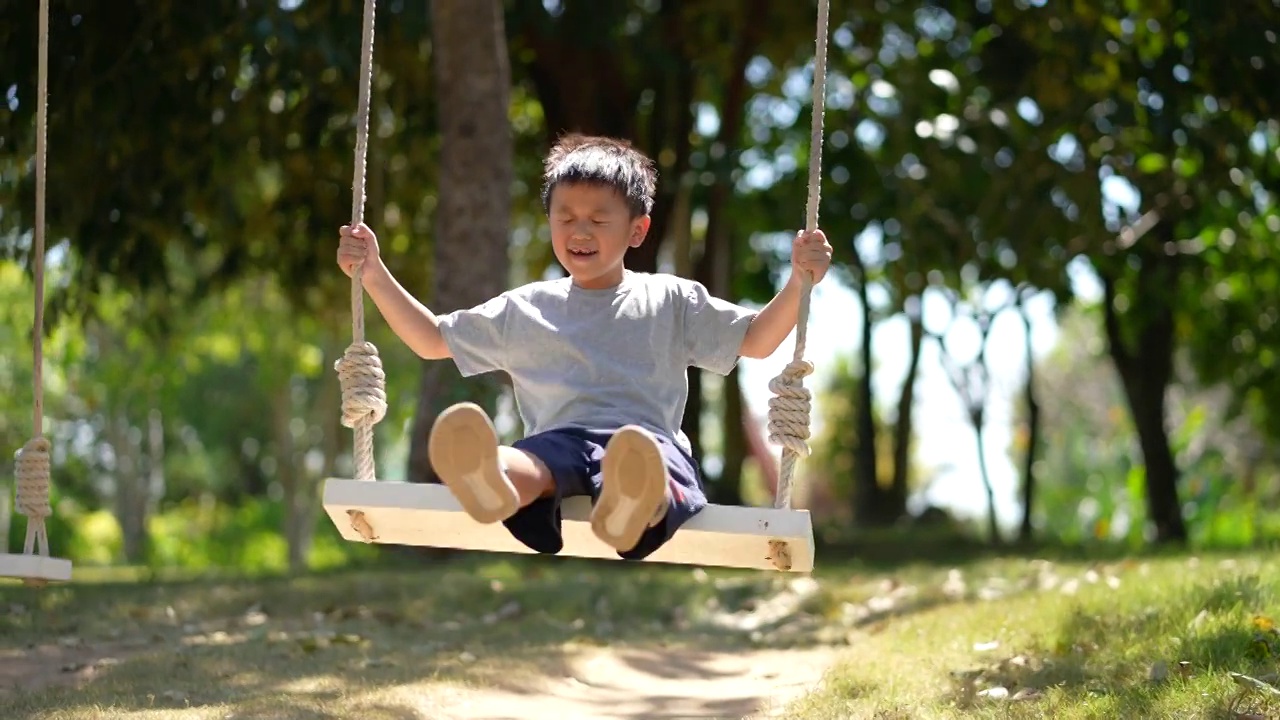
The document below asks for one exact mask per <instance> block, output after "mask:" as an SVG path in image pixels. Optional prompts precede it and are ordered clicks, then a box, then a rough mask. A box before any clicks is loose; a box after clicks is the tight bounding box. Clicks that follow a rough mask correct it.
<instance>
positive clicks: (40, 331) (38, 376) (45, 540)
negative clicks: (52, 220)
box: [0, 0, 71, 586]
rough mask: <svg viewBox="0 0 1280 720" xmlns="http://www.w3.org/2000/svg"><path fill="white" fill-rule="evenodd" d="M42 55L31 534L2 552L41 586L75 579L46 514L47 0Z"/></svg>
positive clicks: (18, 493)
mask: <svg viewBox="0 0 1280 720" xmlns="http://www.w3.org/2000/svg"><path fill="white" fill-rule="evenodd" d="M39 33H40V39H39V46H40V56H39V61H38V67H39V71H38V73H39V77H38V81H37V84H38V87H37V88H36V213H35V242H34V245H33V247H32V255H31V257H32V261H33V262H34V263H35V267H34V275H35V286H36V287H35V296H36V316H35V322H34V324H33V325H32V339H33V340H34V343H35V345H34V350H33V355H34V359H35V367H34V373H35V374H34V382H33V385H34V388H35V398H34V403H33V404H34V412H33V414H34V416H35V418H34V432H33V433H32V437H31V440H28V441H27V443H26V444H25V445H23V446H22V450H20V451H19V452H18V456H17V458H16V460H15V461H14V476H15V480H16V481H17V482H16V485H17V486H16V488H15V491H14V494H15V498H16V502H15V503H14V504H15V506H16V508H17V511H18V512H19V513H21V514H23V515H26V516H27V535H26V540H25V542H24V543H23V549H22V553H21V554H12V555H9V554H0V577H8V578H20V579H22V580H24V581H25V582H26V583H27V584H28V585H35V586H40V585H44V584H46V583H48V582H66V581H68V580H70V579H71V561H70V560H64V559H62V558H56V557H49V532H48V530H47V529H46V527H45V522H44V521H45V518H47V517H49V515H51V514H52V509H51V508H50V507H49V480H50V478H49V474H50V473H49V466H50V461H49V441H48V440H47V439H45V437H44V372H43V363H44V224H45V223H44V188H45V134H46V132H47V128H48V118H47V116H46V113H45V103H46V102H47V97H48V88H49V0H40V29H39Z"/></svg>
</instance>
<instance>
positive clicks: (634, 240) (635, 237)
mask: <svg viewBox="0 0 1280 720" xmlns="http://www.w3.org/2000/svg"><path fill="white" fill-rule="evenodd" d="M652 222H653V220H652V219H651V218H650V217H649V216H648V215H641V216H640V217H638V218H636V219H635V220H632V221H631V238H630V239H629V240H628V242H627V244H628V245H630V246H631V247H640V245H641V244H642V243H644V238H645V236H646V235H648V234H649V225H650V223H652Z"/></svg>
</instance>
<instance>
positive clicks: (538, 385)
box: [338, 134, 831, 559]
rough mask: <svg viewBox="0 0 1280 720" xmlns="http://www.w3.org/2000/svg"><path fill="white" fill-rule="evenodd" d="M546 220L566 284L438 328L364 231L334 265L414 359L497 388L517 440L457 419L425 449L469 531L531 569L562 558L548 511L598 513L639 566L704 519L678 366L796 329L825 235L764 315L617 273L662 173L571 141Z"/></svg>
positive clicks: (452, 415) (826, 254) (686, 287)
mask: <svg viewBox="0 0 1280 720" xmlns="http://www.w3.org/2000/svg"><path fill="white" fill-rule="evenodd" d="M543 179H544V187H543V191H542V202H543V208H544V210H545V211H546V213H547V219H548V221H549V223H550V229H551V243H552V247H553V249H554V251H555V256H556V260H558V261H559V262H560V264H561V265H562V266H563V267H564V269H565V270H566V272H567V273H568V275H569V276H568V277H567V278H562V279H558V280H548V281H542V282H534V283H530V284H527V285H524V286H522V287H519V288H516V289H514V290H509V291H507V292H505V293H503V294H501V295H499V296H498V297H495V298H493V299H492V300H489V301H488V302H485V303H483V304H481V305H479V306H477V307H474V308H469V309H465V310H459V311H456V312H452V313H448V314H445V315H435V314H434V313H432V312H431V311H430V310H429V309H427V308H426V307H425V306H423V305H422V304H421V303H419V302H418V301H417V300H415V299H414V298H413V297H412V296H411V295H410V294H409V293H408V292H406V291H405V289H404V288H403V287H402V286H401V285H400V284H399V283H398V282H397V281H396V280H395V278H394V277H392V276H391V274H390V272H389V271H388V270H387V268H386V265H384V264H383V263H382V260H381V258H380V257H379V254H378V242H377V237H376V235H375V234H374V233H373V231H372V230H370V229H369V228H368V227H367V226H364V225H360V226H358V227H355V228H351V227H346V226H344V227H343V228H342V230H341V238H340V241H339V248H338V265H339V266H340V267H341V268H342V270H343V271H344V272H345V273H347V275H351V274H352V273H353V272H354V269H355V267H356V266H357V265H358V264H359V263H362V262H363V263H364V275H363V282H364V288H365V290H366V291H367V292H368V294H369V296H370V297H371V298H373V301H374V303H375V304H376V305H377V307H378V310H379V311H380V312H381V313H382V315H383V317H384V318H386V320H387V323H388V324H389V325H390V326H391V329H392V330H393V331H395V333H396V335H397V336H399V337H400V338H401V339H402V340H403V341H404V342H405V344H407V345H408V346H409V347H410V348H411V349H412V350H413V351H414V352H416V353H417V354H418V355H419V356H421V357H423V358H426V359H445V358H452V359H453V361H454V363H455V364H456V365H457V367H458V370H459V372H461V373H462V375H463V376H466V377H470V376H474V375H478V374H481V373H486V372H494V371H501V372H505V373H507V374H508V375H509V376H510V378H511V381H512V387H513V388H514V391H515V400H516V406H517V408H518V410H519V414H520V418H521V420H522V421H523V423H524V427H525V437H524V438H523V439H521V440H519V441H517V442H515V443H513V444H512V445H511V446H503V445H500V444H499V441H498V437H497V433H496V432H495V430H494V427H493V423H492V422H491V421H490V419H489V417H488V416H487V415H486V414H485V413H484V411H483V410H481V409H480V408H479V407H478V406H477V405H474V404H472V403H461V404H458V405H454V406H453V407H450V408H449V409H447V410H445V411H444V412H443V413H441V415H440V417H439V418H437V419H436V422H435V424H434V426H433V428H432V431H431V437H430V438H429V441H428V451H429V455H430V458H431V463H432V466H433V467H434V468H435V471H436V473H437V474H439V476H440V479H441V480H442V481H443V482H444V484H445V485H447V486H448V487H449V489H450V490H451V491H452V492H453V494H454V496H455V497H456V498H457V499H458V503H459V504H460V505H461V506H462V507H463V509H464V510H465V511H466V512H467V513H468V514H470V515H471V517H472V518H474V519H475V520H476V521H478V522H481V523H495V522H499V521H501V522H502V523H503V524H504V525H505V526H506V527H507V529H508V530H509V531H510V532H511V533H512V535H513V536H514V537H515V538H516V539H518V540H519V541H520V542H522V543H524V544H525V545H526V546H528V547H529V548H531V549H532V550H534V551H536V552H541V553H558V552H560V550H561V549H562V548H563V544H564V543H563V538H562V536H561V515H560V501H561V500H562V499H563V498H566V497H571V496H576V495H587V496H590V497H591V498H592V504H593V509H592V513H591V527H592V529H593V530H594V531H595V534H596V535H597V536H598V537H599V538H600V539H601V540H603V541H604V542H605V543H607V544H608V545H609V546H611V547H612V548H614V549H615V550H616V551H617V552H618V554H619V556H621V557H623V558H627V559H641V558H644V557H647V556H648V555H650V554H652V553H653V552H654V551H655V550H657V549H658V548H659V547H661V546H662V545H663V544H664V543H665V542H666V541H667V540H669V539H670V538H671V536H672V535H673V534H674V533H675V532H676V530H677V529H678V528H679V527H680V526H681V525H683V524H684V523H685V522H687V521H688V520H689V519H690V518H691V517H693V516H694V515H695V514H697V513H698V512H699V511H700V510H701V509H702V508H704V507H705V506H706V504H707V500H706V493H705V490H704V488H703V483H702V478H701V474H700V472H699V469H698V467H697V465H696V463H695V461H694V459H693V457H692V455H691V452H690V451H691V448H690V446H689V440H688V438H687V437H686V436H685V434H684V433H683V432H682V431H681V429H680V424H681V419H682V417H683V415H684V410H685V404H686V402H687V400H688V392H689V388H688V376H687V369H688V368H689V367H690V366H695V367H699V368H702V369H704V370H709V371H711V372H715V373H719V374H721V375H727V374H728V373H729V372H730V371H731V370H732V369H733V367H734V365H736V364H737V362H738V358H740V357H749V358H765V357H768V356H769V355H771V354H772V353H773V352H774V351H775V350H777V348H778V346H779V345H780V344H781V343H782V341H783V340H784V339H786V337H787V335H788V334H790V332H791V330H792V329H793V328H794V327H795V322H796V316H797V312H798V309H799V305H800V292H801V286H800V273H802V272H805V273H809V274H811V276H812V278H813V282H814V283H817V282H818V281H820V280H821V279H822V278H823V276H824V275H825V274H826V272H827V268H828V267H829V265H830V263H831V246H830V245H829V244H828V243H827V241H826V238H825V237H824V236H823V234H822V233H821V231H816V232H814V233H812V234H809V235H804V234H801V235H797V237H796V239H795V241H794V242H793V244H792V251H791V264H792V270H793V272H792V274H791V279H790V280H789V281H788V282H787V284H786V286H785V287H783V289H782V290H781V291H780V292H779V293H778V294H777V295H776V296H775V297H774V298H773V300H772V301H770V302H769V304H768V305H766V306H765V307H764V308H763V309H761V310H760V311H758V312H757V311H753V310H750V309H747V308H745V307H742V306H740V305H737V304H734V303H731V302H728V301H726V300H722V299H720V298H716V297H713V296H712V295H710V294H709V293H708V292H707V289H706V288H705V287H704V286H703V285H701V284H700V283H697V282H694V281H692V280H688V279H685V278H680V277H676V276H673V275H669V274H663V273H637V272H632V271H630V270H627V269H626V268H625V267H624V265H623V259H624V256H625V255H626V252H627V249H628V248H632V247H638V246H639V245H640V244H641V243H643V242H644V240H645V236H646V234H647V233H648V231H649V225H650V213H651V212H652V210H653V199H654V192H655V185H656V181H657V173H656V171H655V169H654V165H653V162H652V161H651V160H650V159H649V158H647V157H645V156H644V154H642V153H640V152H639V151H637V150H636V149H634V148H633V147H631V145H630V144H628V143H626V142H623V141H619V140H615V139H611V138H604V137H591V136H584V135H577V134H572V135H567V136H564V137H563V138H561V139H560V141H559V142H557V143H556V145H555V146H554V147H553V148H552V150H551V152H550V153H549V154H548V156H547V158H546V162H545V166H544V178H543Z"/></svg>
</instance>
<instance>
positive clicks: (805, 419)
mask: <svg viewBox="0 0 1280 720" xmlns="http://www.w3.org/2000/svg"><path fill="white" fill-rule="evenodd" d="M829 11H830V3H829V0H819V2H818V31H817V39H816V43H817V49H816V51H815V54H814V62H813V125H812V130H811V132H810V136H809V200H808V205H807V207H806V213H805V215H806V216H805V232H806V233H811V232H813V231H814V230H816V229H817V228H818V200H819V199H820V193H821V189H822V188H821V182H822V116H823V109H824V107H825V104H826V85H827V24H828V16H829V14H830V12H829ZM812 290H813V277H812V276H811V275H810V274H808V273H803V274H802V277H801V279H800V312H799V315H798V317H797V319H796V347H795V355H794V358H793V359H792V361H791V362H790V363H788V364H787V367H786V368H785V369H783V371H782V372H781V373H780V374H779V375H778V376H777V377H775V378H774V379H773V380H770V381H769V389H770V390H772V391H773V393H774V395H775V397H773V398H772V399H770V400H769V439H770V440H771V441H773V442H775V443H778V444H780V445H782V457H781V460H780V470H779V476H778V492H777V494H776V496H775V497H774V507H777V508H790V507H791V479H792V476H793V475H794V474H795V469H796V463H797V461H798V460H799V459H800V458H802V457H808V456H809V452H810V449H809V443H808V439H809V419H810V401H811V393H810V392H809V390H808V388H806V387H805V386H804V379H805V377H807V376H809V375H811V374H813V364H812V363H810V362H808V361H807V360H805V359H804V351H805V342H806V340H807V335H808V325H809V296H810V294H811V291H812ZM774 550H775V553H774V559H775V563H776V562H779V561H782V562H785V564H786V565H787V566H790V558H789V555H788V554H787V553H785V550H784V549H783V548H780V547H775V548H774ZM779 555H785V556H786V557H782V558H780V557H779Z"/></svg>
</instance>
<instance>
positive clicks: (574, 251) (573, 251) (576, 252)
mask: <svg viewBox="0 0 1280 720" xmlns="http://www.w3.org/2000/svg"><path fill="white" fill-rule="evenodd" d="M569 254H570V255H573V256H574V257H591V256H592V255H595V254H596V251H595V250H590V249H588V248H569Z"/></svg>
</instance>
